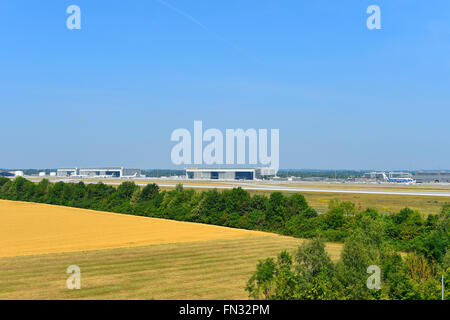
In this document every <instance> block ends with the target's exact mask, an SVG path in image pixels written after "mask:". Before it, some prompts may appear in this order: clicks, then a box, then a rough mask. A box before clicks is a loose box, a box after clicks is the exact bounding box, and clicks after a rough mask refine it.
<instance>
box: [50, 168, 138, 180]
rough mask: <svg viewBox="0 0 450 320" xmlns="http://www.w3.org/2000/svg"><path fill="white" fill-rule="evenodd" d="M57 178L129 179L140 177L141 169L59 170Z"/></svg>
mask: <svg viewBox="0 0 450 320" xmlns="http://www.w3.org/2000/svg"><path fill="white" fill-rule="evenodd" d="M57 176H58V177H81V178H89V177H102V178H131V177H139V176H141V169H128V168H124V167H87V168H76V167H71V168H59V169H58V171H57Z"/></svg>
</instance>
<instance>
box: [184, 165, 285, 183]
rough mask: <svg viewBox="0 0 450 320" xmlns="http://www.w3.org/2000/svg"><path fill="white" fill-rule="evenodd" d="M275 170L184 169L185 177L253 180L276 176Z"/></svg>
mask: <svg viewBox="0 0 450 320" xmlns="http://www.w3.org/2000/svg"><path fill="white" fill-rule="evenodd" d="M276 174H277V170H276V169H273V168H250V169H236V168H223V169H218V168H208V169H199V168H192V169H186V178H187V179H195V180H255V179H268V178H271V177H274V176H276Z"/></svg>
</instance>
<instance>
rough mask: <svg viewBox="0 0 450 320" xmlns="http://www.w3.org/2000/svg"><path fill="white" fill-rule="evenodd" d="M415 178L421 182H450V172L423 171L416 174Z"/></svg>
mask: <svg viewBox="0 0 450 320" xmlns="http://www.w3.org/2000/svg"><path fill="white" fill-rule="evenodd" d="M414 180H416V182H419V183H427V182H435V183H438V182H446V183H450V172H448V171H447V172H439V171H421V172H416V173H415V174H414Z"/></svg>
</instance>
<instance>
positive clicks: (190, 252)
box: [0, 200, 342, 300]
mask: <svg viewBox="0 0 450 320" xmlns="http://www.w3.org/2000/svg"><path fill="white" fill-rule="evenodd" d="M302 241H304V240H302V239H296V238H292V237H285V236H279V235H275V234H271V233H264V232H255V231H246V230H239V229H230V228H225V227H218V226H211V225H204V224H196V223H187V222H177V221H171V220H163V219H153V218H147V217H137V216H130V215H122V214H114V213H106V212H99V211H92V210H85V209H77V208H69V207H62V206H53V205H45V204H37V203H27V202H13V201H2V200H0V300H1V299H246V298H248V295H247V292H246V291H245V285H246V283H247V281H248V279H249V278H250V276H251V275H252V273H253V272H254V271H255V269H256V264H257V262H258V261H259V260H262V259H266V258H268V257H276V256H277V255H278V254H279V253H280V252H281V251H283V250H288V251H289V252H291V253H294V251H295V250H296V249H297V247H298V245H299V244H300V243H301V242H302ZM341 250H342V245H341V244H338V243H328V244H327V251H328V253H329V254H330V257H331V258H332V259H333V260H337V259H338V258H339V256H340V252H341ZM74 264H75V265H77V266H79V267H80V268H81V273H82V281H81V290H68V289H67V287H66V279H67V277H68V275H67V273H66V268H67V267H68V266H70V265H74Z"/></svg>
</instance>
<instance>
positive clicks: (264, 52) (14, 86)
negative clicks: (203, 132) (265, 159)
mask: <svg viewBox="0 0 450 320" xmlns="http://www.w3.org/2000/svg"><path fill="white" fill-rule="evenodd" d="M71 4H76V5H78V6H80V8H81V15H82V17H81V21H82V22H81V30H68V29H67V28H66V19H67V17H68V14H67V13H66V8H67V7H68V6H69V5H71ZM371 4H377V5H379V6H380V8H381V25H382V29H381V30H368V29H367V27H366V19H367V17H368V15H367V14H366V8H367V7H368V6H369V5H371ZM0 41H1V45H0V111H1V119H2V121H1V128H2V130H1V132H2V134H1V147H0V168H1V167H3V168H55V167H59V166H72V165H76V166H87V165H124V166H129V167H140V168H157V167H159V168H173V167H174V166H173V165H172V164H171V160H170V151H171V149H172V147H173V146H174V143H173V142H171V141H170V134H171V132H172V131H173V130H174V129H177V128H187V129H189V130H191V131H192V130H193V121H194V120H202V121H203V126H204V127H205V128H218V129H220V130H223V131H225V129H226V128H244V129H248V128H267V129H271V128H277V129H280V167H281V168H317V169H325V168H329V169H343V168H349V169H350V168H351V169H380V170H383V169H400V168H404V169H410V168H411V169H450V163H449V162H450V161H449V159H450V147H449V145H450V130H449V123H450V122H449V120H450V2H449V1H446V0H442V1H436V0H435V1H433V0H432V1H419V0H408V1H407V0H389V1H380V0H371V1H365V0H345V1H331V0H328V1H323V0H318V1H300V0H277V1H275V0H258V1H256V0H227V1H222V0H214V1H211V0H195V1H193V0H191V1H188V0H164V1H162V0H146V1H142V0H140V1H137V0H131V1H104V0H96V1H86V0H71V1H62V0H48V1H23V0H14V1H12V0H6V1H2V3H1V5H0Z"/></svg>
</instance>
